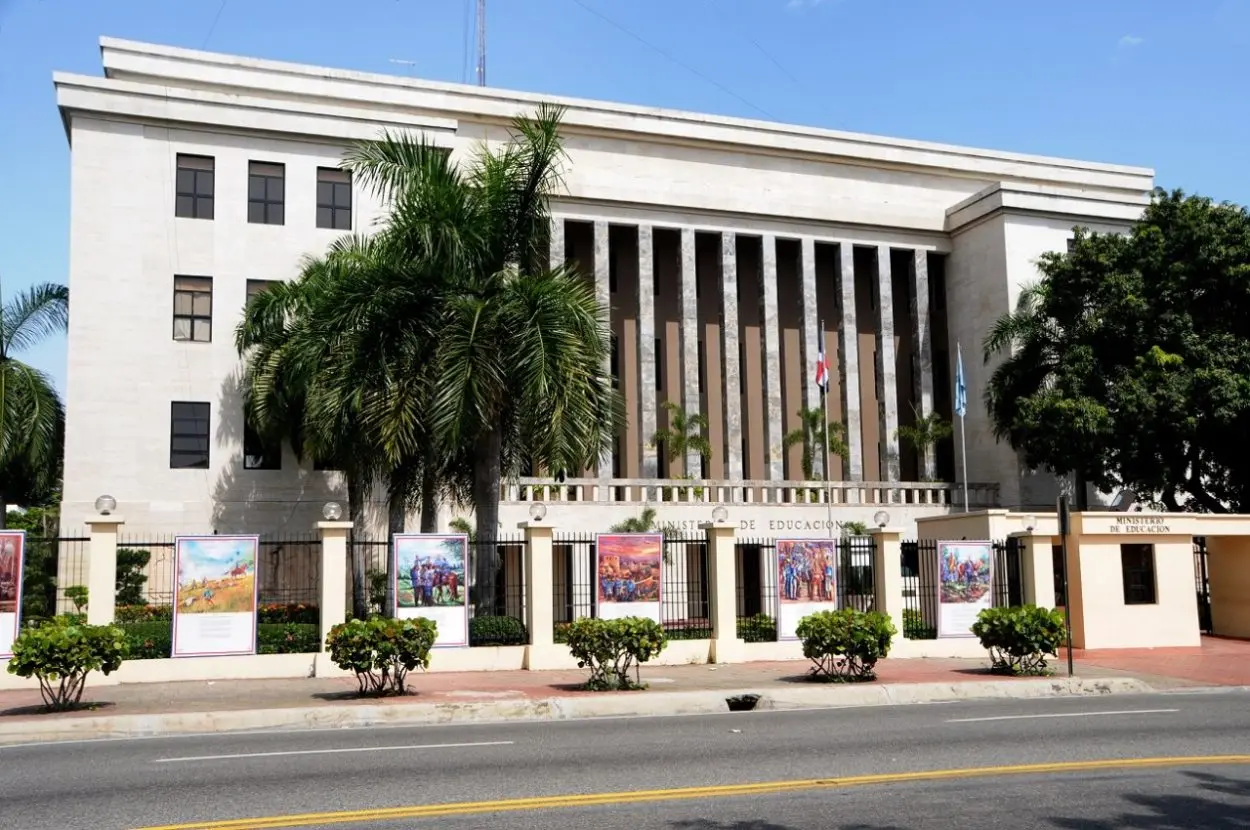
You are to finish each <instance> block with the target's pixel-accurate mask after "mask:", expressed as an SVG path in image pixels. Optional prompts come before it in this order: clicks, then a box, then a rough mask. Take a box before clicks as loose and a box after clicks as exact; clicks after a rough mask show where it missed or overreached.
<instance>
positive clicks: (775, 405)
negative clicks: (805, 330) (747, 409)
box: [760, 234, 785, 481]
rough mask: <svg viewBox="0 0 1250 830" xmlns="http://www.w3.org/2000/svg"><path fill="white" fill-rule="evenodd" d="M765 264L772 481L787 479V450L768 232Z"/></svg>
mask: <svg viewBox="0 0 1250 830" xmlns="http://www.w3.org/2000/svg"><path fill="white" fill-rule="evenodd" d="M763 249H764V250H763V261H764V267H763V268H762V269H761V270H760V280H761V283H762V285H761V286H760V287H761V289H762V290H761V291H760V297H761V298H762V300H763V307H762V308H761V310H760V312H761V313H760V323H761V325H762V326H763V328H764V397H765V407H764V408H765V411H766V413H767V414H766V416H765V421H766V423H765V427H766V429H767V432H766V433H765V435H766V437H767V440H768V446H767V449H768V453H767V458H768V480H769V481H781V480H782V479H783V478H785V465H784V459H785V453H784V451H783V450H782V448H781V424H782V409H781V342H780V332H779V331H778V325H777V237H775V236H773V235H772V234H765V235H764V239H763Z"/></svg>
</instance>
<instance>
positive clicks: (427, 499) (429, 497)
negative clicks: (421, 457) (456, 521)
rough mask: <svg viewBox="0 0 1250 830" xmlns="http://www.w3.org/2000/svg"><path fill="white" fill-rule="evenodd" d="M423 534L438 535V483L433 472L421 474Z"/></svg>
mask: <svg viewBox="0 0 1250 830" xmlns="http://www.w3.org/2000/svg"><path fill="white" fill-rule="evenodd" d="M421 532H422V533H438V481H437V480H436V479H435V477H434V474H433V472H423V473H422V474H421Z"/></svg>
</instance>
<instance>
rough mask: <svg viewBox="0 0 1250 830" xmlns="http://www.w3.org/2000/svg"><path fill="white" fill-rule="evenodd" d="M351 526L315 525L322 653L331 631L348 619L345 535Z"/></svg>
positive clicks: (335, 523) (331, 523) (334, 524)
mask: <svg viewBox="0 0 1250 830" xmlns="http://www.w3.org/2000/svg"><path fill="white" fill-rule="evenodd" d="M351 529H352V523H351V522H317V530H318V531H319V532H320V533H321V648H320V649H319V650H320V651H321V652H323V653H324V652H325V651H327V649H326V635H328V634H329V633H330V629H331V628H333V627H334V626H336V625H338V624H339V623H341V622H343V621H344V620H345V619H347V534H348V533H349V532H350V531H351Z"/></svg>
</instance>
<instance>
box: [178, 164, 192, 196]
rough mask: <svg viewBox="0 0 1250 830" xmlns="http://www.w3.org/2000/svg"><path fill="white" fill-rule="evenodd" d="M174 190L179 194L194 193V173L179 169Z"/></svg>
mask: <svg viewBox="0 0 1250 830" xmlns="http://www.w3.org/2000/svg"><path fill="white" fill-rule="evenodd" d="M176 189H177V191H178V192H179V193H193V192H194V191H195V171H194V170H181V169H180V170H179V171H178V174H177V188H176Z"/></svg>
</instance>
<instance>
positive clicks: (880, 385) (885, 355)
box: [877, 245, 899, 481]
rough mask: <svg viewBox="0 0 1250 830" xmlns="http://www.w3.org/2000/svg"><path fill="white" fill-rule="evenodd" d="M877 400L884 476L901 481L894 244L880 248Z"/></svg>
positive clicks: (878, 265)
mask: <svg viewBox="0 0 1250 830" xmlns="http://www.w3.org/2000/svg"><path fill="white" fill-rule="evenodd" d="M877 300H878V302H877V400H878V401H880V402H881V445H882V447H883V448H884V453H883V454H884V456H885V457H884V458H882V459H881V461H882V466H883V470H882V473H883V475H882V478H884V479H885V480H886V481H898V475H899V470H898V373H897V371H896V367H897V361H896V359H895V353H896V351H895V348H894V283H893V274H892V273H891V270H890V246H888V245H882V246H881V247H879V248H877Z"/></svg>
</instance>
